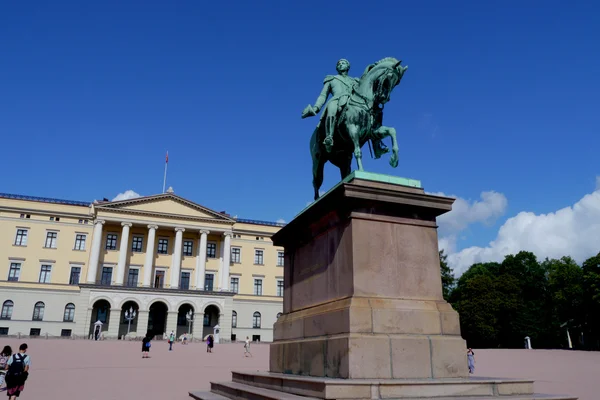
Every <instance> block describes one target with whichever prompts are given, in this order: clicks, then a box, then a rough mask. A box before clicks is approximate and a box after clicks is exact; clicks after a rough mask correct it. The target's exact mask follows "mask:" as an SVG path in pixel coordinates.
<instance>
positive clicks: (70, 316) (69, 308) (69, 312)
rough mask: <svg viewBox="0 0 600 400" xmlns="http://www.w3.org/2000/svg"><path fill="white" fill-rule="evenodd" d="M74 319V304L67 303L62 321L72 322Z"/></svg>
mask: <svg viewBox="0 0 600 400" xmlns="http://www.w3.org/2000/svg"><path fill="white" fill-rule="evenodd" d="M74 320H75V304H73V303H69V304H67V305H66V306H65V315H64V316H63V321H64V322H73V321H74Z"/></svg>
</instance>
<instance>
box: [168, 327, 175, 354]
mask: <svg viewBox="0 0 600 400" xmlns="http://www.w3.org/2000/svg"><path fill="white" fill-rule="evenodd" d="M174 341H175V332H173V331H171V334H170V335H169V351H172V350H173V342H174Z"/></svg>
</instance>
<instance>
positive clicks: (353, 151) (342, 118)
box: [302, 57, 408, 200]
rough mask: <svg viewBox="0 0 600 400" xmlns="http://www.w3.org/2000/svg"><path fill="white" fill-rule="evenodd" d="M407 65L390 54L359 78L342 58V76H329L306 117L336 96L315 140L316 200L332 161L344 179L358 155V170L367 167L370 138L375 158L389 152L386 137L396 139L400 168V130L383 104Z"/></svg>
mask: <svg viewBox="0 0 600 400" xmlns="http://www.w3.org/2000/svg"><path fill="white" fill-rule="evenodd" d="M401 63H402V61H399V60H397V59H395V58H393V57H387V58H384V59H382V60H379V61H377V62H376V63H373V64H370V65H369V66H367V68H366V69H365V72H364V73H363V75H362V76H361V77H360V78H359V79H357V78H351V77H349V76H348V70H349V69H350V63H349V62H348V61H347V60H344V59H342V60H340V61H338V64H337V70H338V75H335V76H331V75H329V76H327V77H326V78H325V81H324V86H323V90H322V91H321V95H320V96H319V98H318V99H317V101H316V103H315V105H314V107H313V106H311V105H308V106H307V107H306V108H305V109H304V111H303V112H302V118H306V117H311V116H315V115H317V113H318V112H319V111H320V110H321V107H323V105H324V104H325V101H326V100H327V97H329V95H332V98H331V100H329V103H327V106H326V109H325V111H324V112H323V113H322V114H321V119H320V121H319V123H318V124H317V127H316V129H315V130H314V131H313V134H312V136H311V139H310V151H311V156H312V160H313V188H314V190H315V197H314V198H315V200H316V199H318V198H319V188H320V187H321V185H322V184H323V168H324V166H325V163H326V162H327V161H329V162H331V163H332V164H333V165H335V166H337V167H338V168H339V169H340V175H341V178H342V179H344V178H345V177H346V176H348V175H349V174H350V172H351V166H352V157H353V156H354V158H355V159H356V163H357V164H358V170H359V171H362V170H363V166H362V151H361V148H362V146H363V145H364V144H365V143H367V142H368V141H371V142H372V143H373V148H374V150H375V158H379V157H380V156H381V155H382V154H385V153H387V152H389V149H388V148H386V147H385V146H384V145H383V143H382V139H384V138H386V137H390V138H391V139H392V157H391V158H390V165H391V166H392V167H394V168H396V167H397V166H398V142H397V140H396V130H395V129H394V128H392V127H387V126H384V125H383V106H384V105H385V103H387V102H388V101H389V100H390V94H391V92H392V90H393V89H394V88H395V87H396V86H397V85H398V84H399V83H400V80H401V79H402V77H403V76H404V72H405V71H406V70H407V69H408V67H403V66H402V65H401Z"/></svg>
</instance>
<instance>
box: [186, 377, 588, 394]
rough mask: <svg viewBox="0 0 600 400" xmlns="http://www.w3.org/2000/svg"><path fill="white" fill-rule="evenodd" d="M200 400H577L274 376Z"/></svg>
mask: <svg viewBox="0 0 600 400" xmlns="http://www.w3.org/2000/svg"><path fill="white" fill-rule="evenodd" d="M190 396H191V397H193V398H194V399H197V400H225V399H234V400H240V399H252V400H309V399H328V400H333V399H338V400H341V399H344V400H354V399H355V400H378V399H389V400H391V399H419V400H427V399H430V400H461V399H464V400H494V399H498V400H499V399H503V400H535V399H540V400H542V399H544V400H577V398H576V397H572V396H561V395H554V396H549V395H540V394H535V393H533V381H530V380H521V379H496V378H479V377H478V378H451V379H414V380H412V379H382V380H380V379H377V380H375V379H331V378H313V377H299V376H291V375H285V374H275V373H271V372H233V380H232V382H222V383H211V391H210V392H191V393H190Z"/></svg>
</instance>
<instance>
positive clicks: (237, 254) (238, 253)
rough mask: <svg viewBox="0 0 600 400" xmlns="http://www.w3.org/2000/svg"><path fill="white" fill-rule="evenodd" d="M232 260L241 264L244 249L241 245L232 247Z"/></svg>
mask: <svg viewBox="0 0 600 400" xmlns="http://www.w3.org/2000/svg"><path fill="white" fill-rule="evenodd" d="M231 262H232V263H235V264H239V263H241V262H242V249H240V248H239V247H232V248H231Z"/></svg>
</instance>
